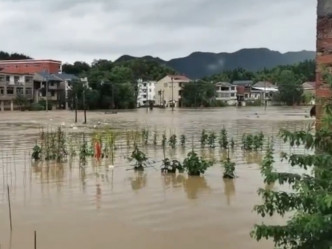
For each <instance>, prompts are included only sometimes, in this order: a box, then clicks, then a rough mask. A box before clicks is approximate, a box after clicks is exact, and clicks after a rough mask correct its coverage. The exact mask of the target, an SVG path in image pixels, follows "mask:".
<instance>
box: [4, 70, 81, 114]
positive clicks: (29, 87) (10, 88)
mask: <svg viewBox="0 0 332 249" xmlns="http://www.w3.org/2000/svg"><path fill="white" fill-rule="evenodd" d="M73 80H79V78H78V77H76V76H74V75H70V74H49V73H46V72H42V73H35V74H13V73H3V72H0V110H1V111H4V110H11V111H13V110H15V109H18V108H19V105H18V104H17V103H16V102H18V101H17V100H18V99H20V97H22V98H21V99H22V100H23V99H24V101H27V102H29V103H30V104H31V103H32V102H34V103H38V102H39V101H41V100H45V101H47V102H48V104H49V107H50V106H53V108H54V109H66V108H68V101H69V100H68V88H69V84H71V82H72V81H73Z"/></svg>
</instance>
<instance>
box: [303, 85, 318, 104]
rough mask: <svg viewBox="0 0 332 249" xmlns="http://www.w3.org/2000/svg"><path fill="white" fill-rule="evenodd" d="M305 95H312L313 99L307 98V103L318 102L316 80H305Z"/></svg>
mask: <svg viewBox="0 0 332 249" xmlns="http://www.w3.org/2000/svg"><path fill="white" fill-rule="evenodd" d="M302 88H303V94H304V96H308V97H310V96H311V99H306V98H307V97H306V98H305V99H306V100H305V101H306V104H310V105H314V104H315V103H316V82H304V83H303V84H302Z"/></svg>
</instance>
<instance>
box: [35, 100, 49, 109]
mask: <svg viewBox="0 0 332 249" xmlns="http://www.w3.org/2000/svg"><path fill="white" fill-rule="evenodd" d="M38 104H39V105H41V106H42V107H43V110H46V100H44V99H42V100H39V102H38ZM48 110H49V111H50V110H52V102H51V101H48Z"/></svg>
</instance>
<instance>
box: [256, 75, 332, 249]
mask: <svg viewBox="0 0 332 249" xmlns="http://www.w3.org/2000/svg"><path fill="white" fill-rule="evenodd" d="M325 80H326V81H327V82H329V85H330V87H332V80H331V75H329V76H328V77H327V78H326V79H325ZM323 104H324V107H325V108H324V110H325V111H324V118H323V120H322V123H321V125H320V127H318V129H317V131H316V133H315V134H312V132H311V131H310V130H307V131H296V132H289V131H286V130H282V131H281V137H282V138H283V140H284V142H288V143H289V144H290V146H292V147H294V146H300V145H303V146H304V147H305V148H306V149H309V150H312V151H315V154H286V153H284V154H283V155H282V157H283V159H284V160H287V161H288V162H289V163H290V165H291V166H292V167H299V168H302V169H304V170H305V172H306V173H303V174H301V173H284V172H276V171H275V169H274V168H273V163H274V160H273V151H272V148H271V146H269V149H268V150H267V153H266V156H265V159H264V161H263V167H262V174H263V175H264V178H265V179H264V180H265V183H266V184H271V183H274V182H278V183H279V184H281V185H283V184H289V185H290V187H291V189H290V191H280V190H279V191H274V190H271V189H260V190H259V194H260V195H261V196H262V198H263V201H264V204H263V205H257V206H256V207H255V210H256V211H257V213H258V214H260V215H261V216H262V217H264V216H266V215H270V216H272V215H275V214H279V215H281V216H285V215H286V214H287V217H289V215H290V218H289V219H288V220H287V222H286V224H285V225H265V224H262V225H256V226H255V229H254V231H253V232H252V236H253V237H254V238H256V239H257V240H261V239H263V238H266V239H269V238H270V239H273V241H274V243H275V246H276V247H278V248H290V249H331V248H332V180H331V179H332V129H331V127H332V98H330V99H327V100H326V102H324V103H323Z"/></svg>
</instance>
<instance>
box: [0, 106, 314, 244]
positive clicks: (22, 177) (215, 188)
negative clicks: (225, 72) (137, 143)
mask: <svg viewBox="0 0 332 249" xmlns="http://www.w3.org/2000/svg"><path fill="white" fill-rule="evenodd" d="M256 112H258V113H260V115H259V117H260V118H257V116H256V115H254V113H256ZM306 112H307V110H306V109H289V108H268V110H267V111H266V112H264V111H263V110H262V109H260V108H240V109H236V108H223V109H203V110H200V109H196V110H192V109H188V110H185V109H183V110H175V111H174V112H171V111H168V110H153V111H152V112H145V111H143V110H134V111H130V112H123V113H121V112H119V113H118V114H116V115H105V114H104V113H102V112H99V113H98V112H92V113H88V123H89V124H88V126H84V125H82V124H80V123H78V124H77V127H78V129H77V130H76V129H73V128H72V127H73V126H72V125H71V124H72V123H73V113H72V112H48V113H44V112H43V113H33V112H32V113H26V112H24V113H20V114H19V115H17V113H10V112H8V113H6V114H5V115H2V116H1V115H0V148H1V150H0V180H1V181H2V184H0V221H1V222H0V235H1V237H0V244H1V248H12V249H19V248H26V247H27V245H31V243H32V240H31V239H32V237H31V236H30V235H31V234H32V232H33V231H34V230H38V231H40V233H42V235H41V236H40V237H39V238H38V239H39V240H40V247H41V248H47V249H58V248H80V249H91V248H100V249H104V248H105V249H106V248H109V247H110V245H116V247H117V248H119V249H125V248H136V249H143V248H144V249H153V248H161V249H166V248H167V249H169V248H175V249H177V248H179V249H180V248H181V249H186V248H190V249H200V248H205V247H206V245H208V247H209V249H215V248H228V249H238V248H247V249H257V248H264V249H269V248H273V246H272V243H270V242H262V243H259V244H257V243H256V242H255V241H253V240H252V239H251V238H250V237H249V231H250V230H251V228H252V226H253V224H254V223H255V222H257V217H256V216H255V214H253V213H252V208H253V206H254V205H255V204H257V203H259V202H260V199H259V197H258V196H257V189H258V188H260V187H266V188H275V187H276V186H275V185H274V184H271V185H269V186H265V184H264V183H263V181H262V177H261V175H260V171H259V169H260V168H259V164H260V163H261V161H262V157H263V152H261V151H258V152H245V153H244V152H243V151H242V150H241V148H240V147H241V138H242V134H243V133H251V132H259V131H263V132H264V133H266V134H269V136H272V135H273V136H274V137H276V134H277V133H278V131H279V129H280V128H286V129H300V128H302V127H305V126H307V124H308V123H310V122H311V121H310V120H309V119H305V118H304V116H305V113H306ZM293 114H294V115H293ZM300 114H301V115H302V114H303V117H302V118H301V116H300ZM50 119H52V120H50ZM80 121H81V120H80ZM80 121H79V122H80ZM61 123H65V124H66V125H65V126H63V130H64V132H65V133H67V134H71V135H73V134H75V133H77V134H78V135H77V137H78V138H80V137H81V135H80V133H81V132H82V131H85V132H88V133H93V132H95V128H94V126H97V127H100V126H104V128H110V127H111V128H112V131H115V132H117V139H118V140H117V142H116V147H117V150H116V151H115V154H114V158H102V159H101V160H100V161H97V160H95V159H94V158H91V159H90V158H89V159H87V161H86V163H85V164H81V163H80V162H79V160H78V159H77V157H76V158H72V159H68V161H66V162H63V163H62V164H56V163H52V162H48V163H46V162H31V159H30V155H31V148H32V147H33V145H34V144H35V142H36V140H38V139H39V131H40V130H41V128H43V129H44V130H47V129H48V130H56V127H57V126H58V125H60V124H61ZM222 127H225V128H226V129H227V131H228V135H229V137H232V138H234V141H235V144H236V146H235V149H234V150H231V151H229V152H228V151H227V150H223V149H221V148H219V145H218V144H217V143H216V148H214V149H210V148H208V147H207V146H206V147H205V148H201V144H200V134H201V131H202V129H205V130H206V131H209V132H210V131H214V132H215V133H216V134H219V132H220V130H221V129H222ZM142 129H149V130H150V135H151V137H150V138H149V144H148V145H144V146H142V148H141V149H142V151H144V153H146V155H147V156H148V157H149V167H148V168H146V169H145V171H144V172H134V171H132V170H128V168H130V164H129V162H128V160H127V158H128V156H129V155H130V153H131V151H132V141H129V140H128V139H130V138H129V137H130V136H131V135H130V134H129V133H125V131H136V133H137V134H138V133H139V132H140V131H141V130H142ZM152 131H153V132H152ZM164 132H166V134H167V136H168V137H169V135H170V134H176V135H177V137H178V146H177V148H176V149H171V148H170V147H169V146H168V144H167V148H166V149H165V155H164V152H163V149H162V146H161V138H162V134H163V133H164ZM154 133H158V136H157V138H158V141H157V145H153V137H152V136H153V134H154ZM133 134H134V133H133ZM182 134H184V135H185V136H186V138H187V143H186V145H185V147H182V146H180V145H179V139H180V135H182ZM135 136H136V135H135ZM73 137H75V135H73ZM139 139H141V137H139ZM73 141H75V139H74V140H73ZM127 144H130V145H131V148H128V146H127ZM192 148H194V149H195V150H197V151H198V152H199V153H200V155H201V156H202V157H204V158H206V159H208V160H213V161H214V162H215V165H214V166H213V167H211V168H209V169H208V170H207V172H206V174H205V175H203V176H200V177H189V176H187V174H166V175H162V174H161V172H160V165H161V159H162V158H164V156H166V157H168V158H171V159H177V160H179V161H182V160H183V159H184V157H185V156H186V154H187V153H188V152H189V151H190V150H191V149H192ZM280 151H289V147H288V146H285V145H284V144H283V143H282V142H281V141H280V140H278V139H277V138H275V153H276V156H277V155H278V154H279V153H280ZM228 153H229V156H230V158H231V159H232V161H235V162H236V175H237V176H238V178H236V179H235V180H230V179H224V180H222V167H221V161H223V160H225V159H226V158H227V157H228ZM276 167H277V168H279V169H283V170H287V169H289V167H288V166H287V164H285V163H278V164H276ZM7 184H9V186H10V188H11V198H12V207H13V217H14V231H15V233H14V236H13V238H12V241H11V239H9V238H10V236H9V231H8V208H7V206H8V203H7V195H6V185H7ZM64 228H66V229H64ZM184 230H185V231H186V233H182V232H181V231H184ZM91 231H98V233H93V235H94V239H91ZM169 238H172V239H171V240H170V239H169ZM193 238H195V239H193Z"/></svg>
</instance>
